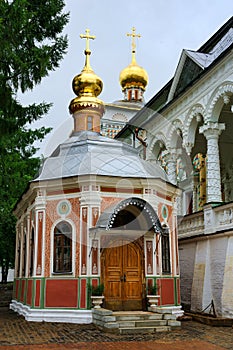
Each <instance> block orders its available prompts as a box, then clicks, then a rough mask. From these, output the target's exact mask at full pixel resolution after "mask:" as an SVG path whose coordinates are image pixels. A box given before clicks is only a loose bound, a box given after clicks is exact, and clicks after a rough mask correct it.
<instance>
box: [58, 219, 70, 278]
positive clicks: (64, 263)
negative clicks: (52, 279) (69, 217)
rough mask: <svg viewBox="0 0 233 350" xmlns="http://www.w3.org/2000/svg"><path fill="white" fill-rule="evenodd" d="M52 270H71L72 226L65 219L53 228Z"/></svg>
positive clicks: (61, 271) (63, 271) (60, 271)
mask: <svg viewBox="0 0 233 350" xmlns="http://www.w3.org/2000/svg"><path fill="white" fill-rule="evenodd" d="M53 272H55V273H66V272H72V228H71V225H70V224H69V223H68V222H65V221H62V222H60V223H59V224H57V226H56V227H55V229H54V259H53Z"/></svg>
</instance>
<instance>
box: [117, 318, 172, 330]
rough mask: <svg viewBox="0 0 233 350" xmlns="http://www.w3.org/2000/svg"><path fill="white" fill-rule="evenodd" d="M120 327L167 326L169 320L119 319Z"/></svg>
mask: <svg viewBox="0 0 233 350" xmlns="http://www.w3.org/2000/svg"><path fill="white" fill-rule="evenodd" d="M117 322H118V324H119V328H126V327H127V328H129V327H132V328H144V327H158V326H166V325H167V321H166V320H141V321H138V320H136V321H133V320H128V321H118V320H117Z"/></svg>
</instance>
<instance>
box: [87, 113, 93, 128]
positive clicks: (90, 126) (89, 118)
mask: <svg viewBox="0 0 233 350" xmlns="http://www.w3.org/2000/svg"><path fill="white" fill-rule="evenodd" d="M87 130H93V117H92V116H88V117H87Z"/></svg>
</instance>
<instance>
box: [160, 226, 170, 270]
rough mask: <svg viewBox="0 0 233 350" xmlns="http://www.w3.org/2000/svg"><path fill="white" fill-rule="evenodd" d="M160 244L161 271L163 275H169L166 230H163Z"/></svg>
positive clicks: (167, 234) (167, 236)
mask: <svg viewBox="0 0 233 350" xmlns="http://www.w3.org/2000/svg"><path fill="white" fill-rule="evenodd" d="M161 244H162V271H163V273H164V274H166V273H171V262H170V241H169V231H168V228H165V229H164V231H163V232H162V237H161Z"/></svg>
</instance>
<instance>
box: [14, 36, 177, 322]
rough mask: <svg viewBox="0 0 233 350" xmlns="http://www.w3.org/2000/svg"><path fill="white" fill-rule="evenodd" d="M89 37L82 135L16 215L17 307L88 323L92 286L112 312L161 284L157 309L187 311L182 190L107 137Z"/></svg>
mask: <svg viewBox="0 0 233 350" xmlns="http://www.w3.org/2000/svg"><path fill="white" fill-rule="evenodd" d="M82 37H84V38H86V49H85V66H84V68H83V70H82V71H81V73H80V74H78V75H77V76H76V77H75V78H74V80H73V90H74V92H75V94H76V97H75V98H74V99H73V100H72V101H71V103H70V107H69V108H70V112H71V114H72V117H73V120H74V130H73V133H72V134H71V136H70V138H69V139H68V140H66V141H65V142H64V143H63V144H61V145H59V146H58V147H57V149H56V150H55V151H54V152H53V153H52V154H51V156H50V157H48V158H47V159H46V160H45V162H44V164H43V165H42V167H41V170H40V174H39V175H38V177H37V178H35V179H34V180H33V181H32V182H31V183H30V184H29V188H28V190H27V191H26V192H25V193H24V195H23V196H22V198H21V200H20V201H19V202H18V203H17V206H16V209H15V214H16V216H17V218H18V221H17V235H16V263H15V281H14V298H13V301H12V303H11V309H13V310H15V311H17V312H19V313H20V314H23V315H24V316H25V318H26V319H27V320H30V321H57V322H59V321H62V322H77V323H89V322H92V311H91V302H90V286H91V289H92V288H93V287H95V286H97V285H100V283H103V284H104V306H105V308H108V309H111V310H145V309H146V308H147V304H146V300H147V299H146V294H147V291H148V289H150V288H151V287H152V286H154V285H156V286H157V287H158V293H159V304H158V307H157V312H161V313H163V312H168V310H169V312H172V313H177V314H180V312H181V307H180V292H179V290H180V280H179V260H178V239H177V208H176V198H177V197H179V195H180V191H179V189H178V188H177V187H176V186H174V185H172V184H171V183H170V182H169V181H168V179H167V176H166V174H165V172H164V170H163V169H162V168H161V167H160V166H159V165H157V164H154V165H153V164H150V163H149V162H146V161H145V160H143V159H141V158H140V157H139V155H138V151H137V150H136V149H135V148H134V147H132V146H130V145H127V144H125V143H123V142H120V141H117V140H114V139H110V138H107V137H104V136H103V135H101V134H100V125H101V118H102V116H103V114H104V111H105V106H104V103H103V102H102V101H101V100H100V99H99V97H98V96H99V94H100V93H101V90H102V80H101V79H100V78H99V77H98V76H97V75H96V74H95V73H94V72H93V70H92V68H91V66H90V55H91V51H90V48H89V40H91V39H94V37H93V36H92V35H90V33H89V31H88V30H87V31H86V34H85V35H82ZM133 66H134V67H133V71H134V69H136V68H135V66H136V63H135V62H133ZM131 68H132V67H130V70H127V69H126V71H124V74H125V76H124V77H125V78H124V79H123V80H124V84H126V83H127V84H129V85H127V91H130V89H133V88H134V89H136V87H137V82H138V81H139V83H140V86H139V89H141V88H142V87H143V86H144V87H145V84H146V81H145V77H146V75H145V72H144V71H143V70H142V69H141V68H140V69H138V70H137V69H136V70H137V76H136V80H135V76H134V75H132V77H133V78H134V81H133V82H132V81H131V83H130V74H129V73H130V71H131ZM140 74H142V76H141V75H140ZM142 84H144V85H142ZM172 316H173V319H174V315H172ZM173 323H174V321H173Z"/></svg>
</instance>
